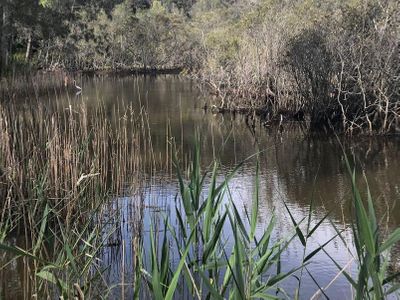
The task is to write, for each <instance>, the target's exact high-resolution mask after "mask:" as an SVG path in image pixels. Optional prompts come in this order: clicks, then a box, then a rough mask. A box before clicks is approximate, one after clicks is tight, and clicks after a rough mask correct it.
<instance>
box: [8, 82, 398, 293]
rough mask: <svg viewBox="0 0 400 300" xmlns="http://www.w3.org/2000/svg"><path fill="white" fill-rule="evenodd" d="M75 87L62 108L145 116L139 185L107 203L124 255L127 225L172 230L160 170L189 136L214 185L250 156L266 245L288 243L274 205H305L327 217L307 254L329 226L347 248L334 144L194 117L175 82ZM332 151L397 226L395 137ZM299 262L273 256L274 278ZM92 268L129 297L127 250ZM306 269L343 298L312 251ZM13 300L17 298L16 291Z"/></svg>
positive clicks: (196, 109) (242, 193)
mask: <svg viewBox="0 0 400 300" xmlns="http://www.w3.org/2000/svg"><path fill="white" fill-rule="evenodd" d="M80 85H81V86H82V88H83V92H82V94H80V95H74V94H73V93H71V92H69V93H63V94H61V95H59V97H61V98H62V100H63V101H65V103H68V102H73V101H75V102H79V101H83V102H86V103H88V104H89V106H90V105H91V104H94V103H96V102H98V101H102V102H103V103H104V105H105V108H106V110H112V109H113V108H114V107H115V106H118V105H121V106H122V105H123V103H125V104H126V103H129V104H132V105H133V107H134V108H135V110H137V111H140V109H141V108H142V107H144V108H145V110H146V111H147V114H148V120H149V127H150V132H151V138H152V145H153V149H151V150H149V151H150V152H151V155H152V156H153V158H154V161H155V164H152V165H149V166H148V169H147V170H146V182H145V185H144V188H143V190H142V191H141V193H140V194H136V195H135V196H129V195H128V196H124V197H116V198H115V199H114V200H113V201H114V205H115V206H116V207H118V209H119V210H120V212H121V216H122V217H121V219H122V220H123V222H121V225H120V228H119V230H118V234H119V235H120V238H121V239H122V240H123V241H124V245H127V246H126V247H127V248H128V249H129V247H130V246H129V245H131V244H132V241H133V240H134V239H135V238H136V237H135V228H133V227H132V226H131V225H130V224H132V223H133V222H130V220H131V219H135V220H137V219H141V218H143V220H144V225H143V230H144V233H145V236H146V235H147V236H148V234H149V227H150V223H151V222H155V221H154V220H156V222H161V220H162V218H163V217H164V216H165V215H169V216H170V218H172V219H171V222H172V224H176V220H174V211H175V205H176V203H175V196H176V195H177V193H178V185H177V179H176V176H175V174H174V170H173V168H172V165H171V161H170V158H171V144H172V143H175V144H176V147H177V149H178V151H179V157H180V158H181V162H182V165H183V166H184V165H186V164H187V162H188V161H190V157H191V151H192V148H193V146H194V143H195V141H196V134H197V133H200V136H201V142H200V147H201V158H202V166H203V168H204V170H206V169H207V168H208V166H209V165H210V164H211V162H212V161H213V160H215V159H216V160H218V161H220V164H221V172H220V177H219V180H221V181H222V180H223V179H224V175H226V174H227V173H229V172H230V171H231V170H232V169H233V168H234V167H235V166H236V165H237V164H238V163H239V162H241V161H242V160H245V159H246V158H248V157H250V156H252V155H253V154H255V153H257V152H260V155H259V157H260V173H261V180H260V188H261V199H260V211H259V220H258V225H257V226H258V227H257V230H258V234H262V232H263V230H264V229H265V227H266V225H267V224H268V222H269V220H270V218H271V216H272V215H273V214H275V215H276V216H277V224H276V228H275V233H274V237H275V238H276V239H278V238H282V237H285V236H288V235H289V234H292V233H293V225H292V223H291V221H290V218H289V216H288V214H287V212H286V209H285V207H284V202H286V203H287V205H288V207H289V209H290V211H291V213H292V214H293V215H294V217H295V218H296V220H297V221H300V220H301V219H303V218H304V217H305V216H307V214H308V209H309V205H310V202H311V199H313V203H314V206H315V211H314V213H313V222H314V223H317V222H318V221H319V220H320V219H321V218H323V216H324V215H325V214H326V213H327V212H330V215H329V217H328V219H327V220H326V221H324V223H323V224H322V226H321V227H320V229H319V230H318V231H317V232H316V234H315V235H314V236H313V237H312V239H311V243H310V245H309V248H308V249H307V253H310V252H311V251H312V250H314V249H315V248H317V247H319V245H321V244H323V243H324V242H325V241H327V240H329V239H330V238H331V237H333V236H334V235H335V234H336V232H335V230H334V229H333V227H332V223H334V224H336V226H337V227H338V228H341V229H345V233H344V235H345V237H346V241H347V242H348V246H349V247H350V248H351V249H352V248H353V245H352V238H351V234H350V230H349V224H350V223H351V221H352V214H351V210H350V201H351V189H350V185H349V182H350V180H349V176H348V174H347V171H346V168H345V164H344V159H343V150H342V147H341V146H340V145H339V143H338V141H337V139H336V138H327V137H321V136H310V135H308V134H306V133H305V132H304V129H302V126H299V124H296V123H289V124H285V125H284V126H283V127H280V128H277V127H265V126H264V125H263V124H262V123H261V122H259V121H257V120H256V119H253V118H251V117H249V116H247V117H246V116H238V115H236V116H235V115H213V114H212V113H210V112H205V111H204V110H203V109H202V107H203V105H204V101H205V99H204V96H202V94H201V93H200V91H199V89H198V88H197V86H196V84H195V83H194V82H192V81H190V80H187V79H183V78H180V77H177V76H158V77H124V78H119V77H96V78H82V80H81V82H80ZM341 143H342V144H343V147H344V149H346V150H345V151H346V153H347V154H348V155H349V156H350V157H352V158H354V159H355V161H356V164H357V171H358V174H359V178H360V180H359V182H360V186H361V187H362V188H364V187H365V185H366V184H365V181H364V180H363V178H362V177H363V176H364V175H365V177H366V178H367V179H368V184H369V187H370V189H371V191H372V194H373V198H374V202H375V206H376V209H377V211H378V214H379V217H380V223H381V229H382V233H383V234H385V233H386V232H387V231H388V230H389V231H390V230H393V228H396V227H398V226H399V225H400V213H399V212H400V206H399V204H398V203H397V202H396V201H397V199H399V198H400V197H399V196H400V160H398V157H399V150H400V140H399V139H398V138H395V137H390V138H381V137H373V138H366V137H365V138H364V137H357V138H346V139H341ZM143 155H149V153H144V154H143ZM255 168H256V162H255V159H250V160H248V161H247V162H246V163H245V164H244V166H243V167H242V168H241V169H240V170H239V171H238V173H237V175H236V176H235V177H234V178H233V179H232V181H231V182H230V189H231V192H232V195H233V198H234V201H235V203H236V204H237V206H238V207H239V208H240V209H241V212H242V215H243V219H245V213H244V212H245V210H247V211H251V205H252V199H253V198H252V195H253V191H254V188H255V174H256V172H255ZM139 198H141V199H144V201H145V207H146V208H145V210H144V215H143V216H138V215H137V214H138V212H137V211H135V207H136V206H135V203H136V202H135V201H140V199H139ZM228 238H229V237H228ZM326 251H327V252H329V253H330V255H331V256H332V257H333V258H334V259H335V260H336V261H337V262H339V264H340V265H342V266H345V265H347V266H348V270H349V272H354V271H355V267H356V266H355V263H354V262H352V257H351V255H350V253H349V252H348V250H347V249H346V246H345V245H344V243H343V242H342V241H340V240H339V239H336V240H334V241H333V242H332V243H330V244H329V245H328V246H327V247H326ZM122 252H124V253H122ZM399 252H400V247H398V248H395V249H394V250H393V251H392V260H391V267H392V269H393V270H396V269H400V256H399V255H398V253H399ZM302 258H303V247H302V246H301V244H300V242H299V241H297V240H296V241H295V242H294V243H292V244H291V245H290V247H289V248H288V249H287V251H285V254H284V256H283V257H282V266H283V270H286V271H288V270H290V269H291V268H294V267H297V266H299V264H300V263H301V261H302ZM102 259H103V263H102V264H103V265H104V266H109V265H110V266H111V267H110V269H109V271H108V272H107V274H106V278H107V280H108V281H109V283H110V284H112V283H119V282H120V281H121V274H122V270H124V273H125V274H124V281H125V283H127V284H128V286H127V287H126V288H125V289H124V292H125V293H126V294H127V295H129V293H131V290H130V288H129V283H130V282H131V281H132V280H131V279H132V270H133V262H132V256H131V255H130V251H122V249H121V247H114V246H109V247H106V248H105V249H103V252H102ZM122 266H123V268H122ZM15 270H18V266H15ZM308 270H309V271H310V273H311V274H312V275H313V277H314V278H316V279H317V280H318V283H319V285H320V286H322V287H326V286H329V287H328V288H327V290H326V293H327V294H328V296H329V297H331V298H332V299H350V298H351V296H352V294H351V289H350V285H349V283H348V282H347V281H346V280H345V278H344V277H343V276H338V277H337V278H336V275H337V273H338V269H337V268H336V266H335V265H334V264H333V263H332V262H331V260H330V259H329V258H328V257H327V256H326V255H325V254H324V253H322V252H320V253H319V254H318V255H316V256H315V257H314V258H313V262H312V263H311V264H310V265H309V266H308ZM2 274H3V273H2ZM3 275H5V274H3ZM13 275H15V274H13ZM5 276H7V275H5ZM11 277H12V278H18V276H11ZM0 281H1V282H2V285H3V287H2V290H3V291H5V290H10V288H11V287H10V282H13V281H7V280H5V279H4V278H2V279H0ZM16 282H17V283H13V285H14V284H15V285H14V287H16V288H17V289H18V286H21V285H22V286H23V283H21V282H20V281H18V280H16ZM282 287H283V288H284V289H285V290H286V291H287V292H288V294H289V295H293V293H294V290H295V288H297V280H296V278H294V277H291V278H289V279H288V280H286V281H285V284H283V285H282ZM317 291H318V287H317V286H316V284H315V283H314V281H313V280H312V279H311V278H310V276H309V275H308V274H303V281H302V287H301V294H300V296H301V298H302V299H309V298H310V297H312V296H313V295H314V294H315V293H316V292H317ZM120 293H121V290H120V289H118V291H115V294H114V297H119V296H120ZM6 294H7V293H6ZM14 295H15V296H16V297H18V296H20V295H22V292H21V293H16V294H14Z"/></svg>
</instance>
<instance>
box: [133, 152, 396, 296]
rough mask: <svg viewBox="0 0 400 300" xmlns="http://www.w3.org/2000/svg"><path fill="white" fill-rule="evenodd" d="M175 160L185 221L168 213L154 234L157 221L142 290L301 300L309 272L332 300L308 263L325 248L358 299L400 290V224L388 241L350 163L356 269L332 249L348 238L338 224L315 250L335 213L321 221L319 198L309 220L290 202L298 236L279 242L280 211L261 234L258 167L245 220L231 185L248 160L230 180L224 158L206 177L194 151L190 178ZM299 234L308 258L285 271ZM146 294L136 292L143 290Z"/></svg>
mask: <svg viewBox="0 0 400 300" xmlns="http://www.w3.org/2000/svg"><path fill="white" fill-rule="evenodd" d="M174 163H175V166H176V168H177V175H178V179H179V190H180V193H179V195H177V197H176V212H175V213H176V216H177V220H178V222H177V224H178V225H176V226H173V225H172V224H171V223H170V221H169V218H168V217H166V216H165V218H164V231H163V234H162V235H161V236H159V235H158V234H156V232H155V231H154V224H153V225H152V226H151V232H150V236H149V239H150V251H149V252H148V253H146V254H143V253H142V256H143V257H142V261H143V262H142V268H143V269H142V272H141V275H140V280H141V282H142V285H141V286H140V289H141V290H142V292H141V293H145V294H150V295H151V296H152V297H153V298H154V299H173V298H174V297H178V295H179V297H184V298H194V299H228V298H229V299H253V298H255V299H276V298H279V299H281V298H296V299H298V298H300V297H301V294H302V289H301V288H302V285H301V282H302V280H303V273H308V274H309V276H310V277H311V278H312V280H313V281H314V283H315V284H316V286H317V287H318V289H319V290H318V292H317V293H316V294H315V295H314V296H315V297H317V296H321V295H324V296H325V297H327V298H328V296H327V294H326V291H325V289H324V288H323V287H322V286H320V285H319V283H318V279H317V278H314V277H313V276H312V274H311V273H310V271H309V270H308V268H307V266H308V265H309V264H310V263H312V262H313V258H314V256H315V255H317V254H318V253H320V252H321V253H323V252H325V254H326V255H327V256H328V257H330V258H331V259H332V260H333V263H334V264H335V265H336V266H337V267H338V273H337V274H332V277H335V276H338V275H340V274H343V276H345V277H346V279H347V280H348V282H349V285H351V287H352V290H353V292H354V293H353V294H354V298H355V299H383V298H385V297H386V296H388V295H390V294H393V293H396V292H397V290H398V288H399V286H398V285H397V284H396V283H395V281H394V279H395V278H396V277H397V276H398V275H399V274H390V275H388V272H387V266H388V254H387V251H389V250H390V249H391V247H393V245H394V244H396V243H397V242H398V241H399V240H400V229H397V230H395V231H394V232H393V233H392V234H390V235H389V236H388V237H387V238H386V239H385V240H383V239H382V238H381V237H380V235H379V232H380V231H379V226H378V223H377V221H376V214H375V211H374V207H373V200H372V199H371V196H370V193H369V191H367V195H368V197H367V201H366V204H365V202H364V201H363V199H362V198H361V196H360V192H359V191H358V188H357V185H356V180H355V173H354V172H352V171H351V169H350V167H349V171H351V173H350V174H352V176H351V179H352V187H353V194H352V200H351V205H352V206H353V208H354V209H353V213H354V223H353V224H352V226H351V228H352V232H353V236H354V243H355V249H356V253H351V254H352V255H353V259H354V260H355V261H356V262H357V266H358V269H357V272H356V273H348V272H347V271H346V267H345V266H341V265H339V263H338V262H336V261H335V260H334V259H333V258H332V257H331V256H330V254H329V253H328V252H327V251H326V250H325V248H326V246H327V245H328V244H329V243H331V242H332V241H333V240H335V239H338V240H339V239H341V240H343V242H345V238H344V235H343V231H341V230H339V229H337V228H336V227H335V225H334V224H333V223H332V226H334V227H335V229H336V232H337V234H336V235H335V236H333V237H332V238H330V239H328V240H327V241H325V242H324V243H322V244H321V245H320V246H319V247H317V248H315V249H309V247H308V240H309V239H310V238H311V237H312V236H313V234H315V233H316V232H317V231H318V230H319V227H320V225H321V224H322V223H323V222H324V221H327V220H328V219H329V214H327V215H325V216H324V217H323V218H322V219H320V220H313V209H314V207H313V202H312V201H311V203H310V206H309V213H308V215H307V216H306V217H305V218H303V219H302V220H295V217H294V216H293V215H292V214H291V212H290V209H289V208H288V206H287V205H286V203H285V207H286V208H287V212H288V214H289V216H290V219H291V221H292V223H293V232H292V234H288V235H287V236H285V237H283V238H279V239H276V236H274V235H273V234H274V232H275V231H276V230H277V228H276V227H275V221H276V219H275V216H274V215H271V218H270V221H269V222H268V224H267V226H266V227H265V228H264V229H263V230H262V232H261V234H260V233H258V234H257V230H256V228H257V219H258V211H259V203H260V193H259V178H260V177H259V171H258V170H259V168H258V167H257V174H256V184H255V190H254V195H253V203H252V208H251V211H245V214H246V216H247V218H245V219H244V220H243V217H241V215H240V212H239V210H240V207H237V204H235V201H234V200H235V199H233V198H232V196H231V192H230V189H229V181H230V179H231V178H232V177H233V176H234V175H235V173H236V172H237V171H238V170H239V168H240V167H241V164H239V165H238V166H237V168H235V169H234V170H233V171H232V172H231V173H229V174H227V175H226V177H225V180H223V181H222V182H217V175H218V174H219V168H218V162H215V163H214V166H213V168H212V171H211V174H209V173H208V172H205V173H204V174H203V173H202V172H201V170H200V153H199V150H198V148H196V149H195V150H194V155H193V161H192V165H191V166H190V168H189V169H188V172H187V176H184V172H182V170H181V169H180V168H179V164H178V161H177V159H176V158H175V160H174ZM348 166H349V164H348ZM206 182H207V183H206ZM204 191H207V192H206V193H204ZM312 224H314V225H312ZM228 236H229V237H228ZM295 239H298V241H299V242H300V245H301V246H302V247H303V251H304V252H303V253H304V255H303V258H302V261H301V262H300V263H299V265H298V266H297V267H295V268H293V269H291V270H288V271H282V269H284V268H282V263H281V259H280V258H281V255H282V254H283V253H284V252H285V250H286V249H287V248H288V246H289V245H290V244H291V243H293V242H294V240H295ZM345 243H346V242H345ZM348 249H350V247H348ZM349 251H351V250H349ZM174 255H178V257H179V259H178V261H176V259H175V260H174V258H176V257H175V256H174ZM138 274H140V273H137V276H139V275H138ZM289 277H295V278H296V279H297V280H298V287H297V289H295V290H294V291H285V290H284V289H283V288H282V287H281V286H282V283H284V281H285V280H287V279H288V278H289ZM141 293H140V292H138V291H136V294H135V295H137V296H138V295H140V294H141Z"/></svg>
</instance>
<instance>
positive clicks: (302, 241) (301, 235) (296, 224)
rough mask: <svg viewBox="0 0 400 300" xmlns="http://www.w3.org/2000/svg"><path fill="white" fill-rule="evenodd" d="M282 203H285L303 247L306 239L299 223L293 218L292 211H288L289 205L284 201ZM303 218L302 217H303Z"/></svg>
mask: <svg viewBox="0 0 400 300" xmlns="http://www.w3.org/2000/svg"><path fill="white" fill-rule="evenodd" d="M283 204H284V205H285V208H286V211H287V212H288V213H289V216H290V219H291V220H292V223H293V225H294V228H295V230H296V233H297V237H298V238H299V240H300V242H301V244H302V245H303V246H304V247H305V246H306V239H305V238H304V235H303V233H302V232H301V229H300V227H299V224H298V223H297V222H296V220H295V219H294V217H293V215H292V213H291V212H290V209H289V207H288V206H287V204H286V202H285V201H283ZM303 220H304V219H303Z"/></svg>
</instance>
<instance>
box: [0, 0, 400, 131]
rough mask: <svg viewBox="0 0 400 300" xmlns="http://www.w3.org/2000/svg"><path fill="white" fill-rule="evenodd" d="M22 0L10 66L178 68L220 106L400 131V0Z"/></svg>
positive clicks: (8, 48)
mask: <svg viewBox="0 0 400 300" xmlns="http://www.w3.org/2000/svg"><path fill="white" fill-rule="evenodd" d="M27 2H30V1H25V0H18V1H12V2H7V1H6V2H5V4H3V5H2V6H1V10H2V13H3V21H2V22H3V23H2V26H1V38H2V43H1V45H2V47H1V48H2V49H1V62H2V72H3V73H7V72H11V73H14V74H15V73H16V72H17V71H18V69H21V68H22V69H26V68H27V66H30V67H31V68H34V69H37V68H39V69H44V70H56V69H63V70H68V71H73V70H75V71H76V70H114V71H115V70H131V71H133V70H136V71H138V70H141V71H142V72H151V73H155V72H156V71H159V70H180V71H183V72H184V73H190V74H191V75H192V76H194V77H196V78H199V79H200V80H201V82H203V83H204V84H205V85H206V86H207V87H208V89H209V90H210V91H211V92H212V93H213V94H215V96H216V97H215V99H214V101H212V103H211V104H210V105H212V106H213V109H214V110H216V111H221V112H224V111H242V112H246V113H249V112H257V113H258V114H260V115H261V116H262V117H263V118H264V119H265V120H266V121H267V123H268V122H273V121H274V120H278V121H282V120H285V119H293V118H294V119H306V120H308V121H309V123H310V128H311V129H317V130H321V129H325V130H331V129H333V130H335V131H336V132H343V133H347V134H353V133H360V132H361V133H367V134H375V133H378V134H392V133H398V132H399V130H400V124H399V113H400V110H399V105H398V102H399V97H400V92H399V89H400V69H399V68H400V67H399V61H400V45H399V41H400V4H399V3H398V1H395V0H352V1H319V0H304V1H295V0H287V1H275V0H198V1H179V0H162V1H158V0H154V1H146V0H142V1H140V0H124V1H122V0H114V1H68V0H65V1H50V0H41V1H39V2H37V3H35V4H32V3H31V4H29V5H28V4H27ZM22 8H29V9H25V12H24V13H20V12H21V9H22Z"/></svg>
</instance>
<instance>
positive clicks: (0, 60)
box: [0, 4, 8, 74]
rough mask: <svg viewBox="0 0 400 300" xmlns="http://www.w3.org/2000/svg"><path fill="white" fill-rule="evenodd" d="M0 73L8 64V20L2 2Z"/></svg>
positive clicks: (0, 10) (0, 16)
mask: <svg viewBox="0 0 400 300" xmlns="http://www.w3.org/2000/svg"><path fill="white" fill-rule="evenodd" d="M0 18H1V20H0V23H1V24H0V34H1V37H0V73H1V74H4V72H5V69H6V68H7V65H8V41H7V38H8V33H7V31H8V30H7V29H8V28H7V27H8V20H7V7H6V5H5V4H3V5H2V6H1V7H0Z"/></svg>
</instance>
